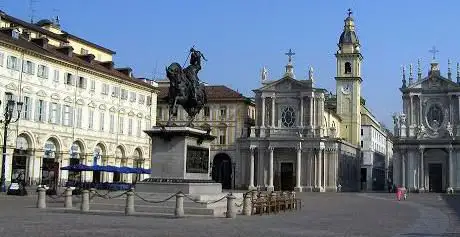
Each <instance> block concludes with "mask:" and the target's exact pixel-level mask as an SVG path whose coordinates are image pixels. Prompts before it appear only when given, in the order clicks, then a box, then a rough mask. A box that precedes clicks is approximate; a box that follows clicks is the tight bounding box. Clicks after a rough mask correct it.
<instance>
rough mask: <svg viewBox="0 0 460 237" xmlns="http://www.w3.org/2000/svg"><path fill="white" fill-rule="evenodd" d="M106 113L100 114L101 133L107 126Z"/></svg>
mask: <svg viewBox="0 0 460 237" xmlns="http://www.w3.org/2000/svg"><path fill="white" fill-rule="evenodd" d="M104 120H105V113H104V111H101V112H100V114H99V130H100V131H101V132H103V131H104V124H105V121H104Z"/></svg>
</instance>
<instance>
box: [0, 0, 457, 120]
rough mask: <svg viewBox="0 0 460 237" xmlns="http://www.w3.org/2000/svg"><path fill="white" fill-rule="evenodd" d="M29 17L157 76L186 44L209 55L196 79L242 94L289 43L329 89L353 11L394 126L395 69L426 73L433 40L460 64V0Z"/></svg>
mask: <svg viewBox="0 0 460 237" xmlns="http://www.w3.org/2000/svg"><path fill="white" fill-rule="evenodd" d="M32 1H33V4H32V5H33V9H34V12H35V13H34V15H35V19H36V21H38V20H39V19H42V18H51V17H53V16H55V15H57V14H58V15H59V16H60V19H61V25H62V27H63V29H64V30H66V31H68V32H71V33H73V34H75V35H78V36H80V37H83V38H85V39H88V40H90V41H92V42H95V43H97V44H101V45H103V46H105V47H107V48H110V49H112V50H114V51H116V52H117V54H116V57H115V63H116V65H118V66H120V67H121V66H130V67H132V68H133V69H134V72H135V75H136V76H139V77H141V76H144V77H153V76H154V75H156V76H157V77H159V76H163V75H164V73H163V72H164V68H165V66H166V65H169V64H170V63H171V62H173V61H177V62H179V63H181V64H182V63H184V61H185V60H186V56H187V52H188V49H189V48H190V47H191V46H192V45H196V48H198V49H199V50H201V51H202V52H203V53H204V54H205V56H206V58H207V59H208V60H209V61H208V62H206V63H205V64H204V68H203V70H202V71H201V72H200V79H202V80H203V81H206V82H208V83H210V84H222V85H227V86H230V87H232V88H234V89H236V90H238V91H240V92H241V93H243V94H245V95H247V96H253V94H252V90H253V89H255V88H258V87H259V86H260V69H261V68H262V67H263V66H266V67H267V68H268V70H269V77H270V78H272V79H277V78H279V77H280V76H281V75H282V73H283V70H284V65H285V64H286V62H287V57H286V56H285V55H284V53H285V52H286V51H287V50H288V49H289V48H292V49H293V51H294V52H295V53H296V55H295V56H294V66H295V72H296V75H297V79H303V78H306V75H307V71H308V68H309V66H312V67H313V68H314V71H315V78H316V83H317V86H318V87H322V88H326V89H328V90H330V91H334V92H335V80H334V76H335V73H336V67H335V57H334V53H335V52H336V50H337V41H338V38H339V36H340V33H341V32H342V29H343V20H344V19H345V17H346V12H347V9H348V8H352V10H353V15H354V19H355V23H356V28H357V33H358V37H359V39H360V43H361V49H362V54H363V56H364V62H363V65H362V76H363V87H362V94H363V96H364V97H365V98H366V100H367V105H368V107H370V109H371V111H372V112H373V113H374V114H375V115H376V116H377V117H378V119H379V120H380V121H382V122H384V123H385V124H386V125H387V126H389V127H392V121H391V114H392V113H393V112H396V111H400V110H401V94H400V92H399V90H398V88H399V87H400V86H401V65H403V64H405V65H408V64H410V63H413V64H414V66H416V65H417V59H418V58H420V59H421V62H422V67H423V68H422V70H423V75H426V73H427V70H428V68H429V62H430V60H431V54H430V53H429V52H428V50H429V49H430V48H431V47H432V46H433V45H435V46H436V47H437V48H438V49H439V51H440V52H439V53H438V54H437V58H438V61H439V62H440V67H441V71H442V73H443V74H446V73H447V59H448V58H450V59H451V61H452V62H453V63H452V66H453V74H454V76H455V70H456V69H455V63H456V62H457V61H459V60H460V57H459V55H460V54H459V51H460V47H459V45H460V43H459V41H458V37H459V32H458V29H457V28H458V22H460V15H459V14H458V13H457V12H456V10H457V9H459V7H460V2H458V1H442V2H439V3H438V2H436V3H434V1H429V0H417V1H398V0H391V1H390V0H387V1H366V0H362V1H352V0H341V1H332V0H330V1H325V0H323V1H305V0H298V1H294V0H293V1H288V0H285V1H271V0H251V1H244V0H232V1H205V0H202V1H199V0H198V1H187V0H183V1H147V0H144V1H141V0H139V1H122V0H98V1H94V0H60V1H59V0H32ZM29 5H30V0H0V6H1V7H2V9H3V10H4V11H6V12H7V13H8V14H11V15H13V16H16V17H19V18H21V19H30V15H31V11H30V7H29Z"/></svg>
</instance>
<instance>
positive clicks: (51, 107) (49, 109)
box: [48, 103, 55, 123]
mask: <svg viewBox="0 0 460 237" xmlns="http://www.w3.org/2000/svg"><path fill="white" fill-rule="evenodd" d="M48 111H49V112H48V115H49V118H48V123H54V122H55V121H51V119H52V115H53V103H50V106H49V108H48Z"/></svg>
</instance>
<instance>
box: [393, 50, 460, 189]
mask: <svg viewBox="0 0 460 237" xmlns="http://www.w3.org/2000/svg"><path fill="white" fill-rule="evenodd" d="M430 52H432V53H433V59H432V62H431V65H430V69H429V71H428V74H427V75H424V76H422V71H421V69H420V68H421V66H420V61H419V62H418V69H417V75H416V76H415V78H414V73H413V72H412V71H413V70H412V66H410V67H409V75H408V77H406V71H405V69H404V67H403V75H402V86H401V88H400V91H401V93H402V104H403V111H402V112H401V113H399V114H395V115H394V116H393V119H394V130H395V131H394V133H395V138H396V139H395V144H394V152H395V153H394V160H393V161H394V171H393V180H394V183H395V184H396V185H398V186H402V187H406V188H408V189H409V190H411V191H418V192H445V191H449V190H460V172H459V171H460V65H459V64H458V63H457V76H456V79H454V78H452V71H451V65H450V61H448V63H447V64H448V66H447V75H446V76H443V75H442V73H441V70H440V66H439V63H438V62H437V61H436V57H435V56H436V52H437V50H436V49H435V48H433V50H431V51H430ZM455 80H456V81H455Z"/></svg>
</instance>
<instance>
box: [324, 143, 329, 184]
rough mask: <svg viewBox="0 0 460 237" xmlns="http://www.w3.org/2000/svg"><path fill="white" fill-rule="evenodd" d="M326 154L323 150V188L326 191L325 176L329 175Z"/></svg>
mask: <svg viewBox="0 0 460 237" xmlns="http://www.w3.org/2000/svg"><path fill="white" fill-rule="evenodd" d="M328 156H329V155H328V153H326V150H324V154H323V187H324V188H325V189H326V188H327V176H328V175H329V173H328V168H327V167H328V158H327V157H328Z"/></svg>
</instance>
